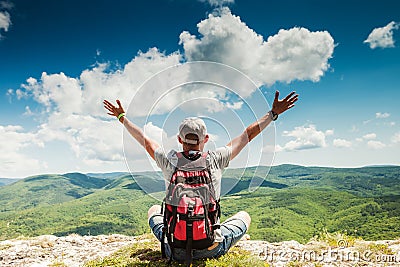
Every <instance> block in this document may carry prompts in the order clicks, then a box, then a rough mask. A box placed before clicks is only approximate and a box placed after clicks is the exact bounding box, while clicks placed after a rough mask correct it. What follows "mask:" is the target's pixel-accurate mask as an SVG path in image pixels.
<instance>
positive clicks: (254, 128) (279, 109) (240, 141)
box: [227, 91, 299, 160]
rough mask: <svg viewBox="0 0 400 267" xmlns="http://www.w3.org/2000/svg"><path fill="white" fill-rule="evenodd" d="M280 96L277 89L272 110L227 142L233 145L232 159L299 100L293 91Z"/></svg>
mask: <svg viewBox="0 0 400 267" xmlns="http://www.w3.org/2000/svg"><path fill="white" fill-rule="evenodd" d="M278 98H279V91H276V92H275V99H274V103H273V104H272V109H271V111H269V112H268V113H267V114H265V115H264V116H263V117H262V118H261V119H259V120H258V121H256V122H254V123H252V124H251V125H249V126H248V127H247V128H246V130H245V131H244V132H243V133H242V134H241V135H239V136H237V137H236V138H234V139H233V140H232V141H230V142H229V143H228V144H227V146H231V147H232V154H231V160H232V159H234V158H235V157H236V156H237V155H238V154H239V153H240V151H242V149H243V148H244V147H245V146H246V145H247V144H248V143H249V142H250V141H251V140H253V139H254V137H256V136H257V135H258V134H259V133H261V132H262V131H263V130H264V129H265V128H266V127H267V126H268V125H269V124H270V123H271V121H272V120H276V118H277V117H278V115H279V114H282V113H283V112H285V111H286V110H288V109H290V108H292V107H294V103H295V102H296V101H297V100H298V98H299V95H298V94H295V92H291V93H290V94H288V95H287V96H286V97H285V98H284V99H283V100H279V99H278Z"/></svg>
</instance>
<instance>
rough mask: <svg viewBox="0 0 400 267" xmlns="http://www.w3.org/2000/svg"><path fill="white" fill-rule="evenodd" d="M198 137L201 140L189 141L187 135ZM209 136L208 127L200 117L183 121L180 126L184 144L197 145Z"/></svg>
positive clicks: (180, 135)
mask: <svg viewBox="0 0 400 267" xmlns="http://www.w3.org/2000/svg"><path fill="white" fill-rule="evenodd" d="M188 134H194V135H197V137H198V138H199V140H192V139H187V138H186V135H188ZM206 134H207V127H206V124H205V123H204V121H203V120H202V119H200V118H198V117H189V118H186V119H184V120H183V121H182V123H181V125H180V126H179V137H180V138H181V139H182V141H183V142H184V143H187V144H192V145H197V144H198V142H199V141H203V140H204V138H205V137H206Z"/></svg>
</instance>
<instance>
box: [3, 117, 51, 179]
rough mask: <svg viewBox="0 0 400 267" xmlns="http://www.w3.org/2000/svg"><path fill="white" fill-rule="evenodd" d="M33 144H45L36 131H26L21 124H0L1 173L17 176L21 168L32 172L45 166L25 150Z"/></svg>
mask: <svg viewBox="0 0 400 267" xmlns="http://www.w3.org/2000/svg"><path fill="white" fill-rule="evenodd" d="M32 144H34V145H37V146H43V143H42V142H41V141H39V140H38V139H37V137H36V135H35V134H34V133H31V132H26V131H25V130H24V129H23V127H22V126H20V125H6V126H2V125H0V151H1V153H0V173H1V175H2V176H3V177H15V173H16V172H19V171H20V170H25V171H29V172H28V173H32V172H34V171H38V170H40V169H41V168H42V167H44V163H41V162H39V161H38V160H37V159H33V158H30V157H28V156H26V155H25V153H24V152H23V149H24V148H26V147H28V146H32ZM21 178H22V177H21Z"/></svg>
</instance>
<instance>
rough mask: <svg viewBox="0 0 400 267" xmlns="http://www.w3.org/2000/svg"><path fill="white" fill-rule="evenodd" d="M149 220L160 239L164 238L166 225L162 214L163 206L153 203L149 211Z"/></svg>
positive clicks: (154, 232)
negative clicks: (163, 229)
mask: <svg viewBox="0 0 400 267" xmlns="http://www.w3.org/2000/svg"><path fill="white" fill-rule="evenodd" d="M147 220H148V222H149V225H150V228H151V231H153V234H154V235H155V236H156V238H157V239H158V240H160V241H161V239H162V228H163V226H164V220H163V215H162V214H161V206H160V205H153V206H152V207H151V208H150V209H149V210H148V212H147Z"/></svg>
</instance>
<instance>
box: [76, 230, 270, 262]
mask: <svg viewBox="0 0 400 267" xmlns="http://www.w3.org/2000/svg"><path fill="white" fill-rule="evenodd" d="M143 239H144V240H142V241H140V242H137V243H135V244H133V245H131V246H127V247H124V248H122V249H120V250H118V251H117V252H115V253H114V254H112V255H110V256H108V257H105V258H101V259H96V260H93V261H90V262H87V263H86V264H85V265H84V267H106V266H113V267H128V266H130V267H133V266H138V267H139V266H146V267H167V266H186V265H185V264H183V263H177V262H172V264H168V259H164V258H162V257H161V251H160V243H159V241H158V240H157V239H155V238H154V237H153V236H152V235H145V236H143ZM192 266H201V267H228V266H229V267H242V266H254V267H265V266H268V264H266V263H265V262H263V261H262V260H260V259H258V258H257V257H256V256H253V255H251V254H250V253H249V252H248V251H245V250H243V249H239V248H236V247H234V248H232V249H231V250H230V251H229V252H228V253H227V254H225V255H223V256H221V257H219V258H218V259H204V260H195V261H193V265H192Z"/></svg>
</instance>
